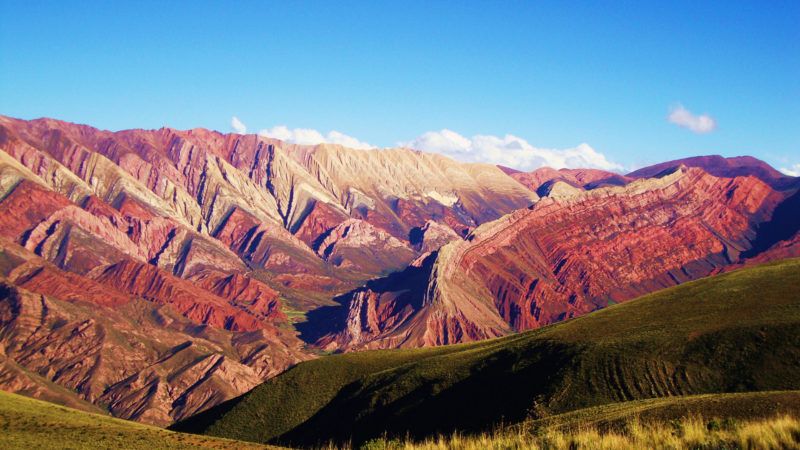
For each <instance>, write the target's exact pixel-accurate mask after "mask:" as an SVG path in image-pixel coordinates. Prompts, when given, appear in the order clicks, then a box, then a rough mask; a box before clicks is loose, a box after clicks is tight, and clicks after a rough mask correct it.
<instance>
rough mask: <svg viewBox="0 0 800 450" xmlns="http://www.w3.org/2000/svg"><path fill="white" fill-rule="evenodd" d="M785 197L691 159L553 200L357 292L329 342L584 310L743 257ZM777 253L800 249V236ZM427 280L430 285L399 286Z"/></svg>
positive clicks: (514, 323) (517, 325)
mask: <svg viewBox="0 0 800 450" xmlns="http://www.w3.org/2000/svg"><path fill="white" fill-rule="evenodd" d="M784 201H789V200H787V198H786V195H785V194H784V193H782V192H779V191H776V190H774V189H772V188H771V187H770V186H769V185H767V184H766V183H764V182H762V181H761V180H759V179H758V178H755V177H752V176H747V177H736V178H720V177H715V176H712V175H710V174H708V173H706V172H705V171H703V170H701V169H697V168H687V167H685V166H681V167H679V168H678V169H676V170H675V171H673V172H672V173H669V174H662V177H661V178H654V179H647V180H638V181H635V182H631V183H629V184H628V185H626V186H623V187H607V188H599V189H594V190H590V191H580V192H579V193H573V194H572V195H569V196H552V197H546V198H543V199H542V200H541V201H539V202H537V203H536V204H535V205H533V206H532V207H531V208H529V209H524V210H518V211H515V212H514V213H511V214H509V215H507V216H504V217H503V218H501V219H499V220H497V221H494V222H490V223H487V224H484V225H482V226H480V227H478V228H477V229H476V230H474V231H473V232H472V233H470V235H469V236H468V237H467V239H466V240H465V241H456V242H453V243H450V244H448V245H446V246H444V247H442V248H441V249H440V250H439V252H438V255H436V257H435V259H434V260H433V261H431V262H428V263H426V264H425V265H423V266H421V267H430V269H428V270H427V271H423V272H422V273H419V272H417V271H411V272H409V274H408V275H407V277H408V278H407V279H398V278H397V277H399V276H400V275H402V274H398V275H397V276H396V277H395V278H393V279H386V280H385V281H384V283H377V282H376V283H373V284H371V285H368V286H367V287H366V288H364V289H359V290H357V291H354V292H353V293H351V294H349V298H346V301H345V304H346V305H347V307H348V309H349V313H348V315H347V318H346V326H344V327H342V328H343V331H339V332H338V333H331V334H329V335H328V336H325V337H322V338H321V339H320V343H321V344H323V345H327V346H328V347H336V348H362V347H373V348H374V347H395V346H416V345H434V344H440V343H451V342H462V341H469V340H476V339H483V338H485V337H487V336H493V335H502V334H505V333H507V332H509V330H526V329H530V328H536V327H539V326H543V325H547V324H549V323H553V322H557V321H560V320H564V319H567V318H570V317H575V316H579V315H582V314H585V313H588V312H590V311H593V310H595V309H598V308H601V307H604V306H606V305H608V304H611V303H614V302H623V301H625V300H628V299H631V298H634V297H637V296H640V295H643V294H645V293H649V292H653V291H655V290H658V289H661V288H664V287H668V286H673V285H676V284H679V283H682V282H685V281H689V280H693V279H696V278H699V277H703V276H706V275H709V274H711V273H713V272H715V271H718V270H720V269H721V268H725V267H728V266H731V265H733V264H736V263H737V262H739V261H740V260H741V255H742V252H746V251H748V250H749V249H751V248H753V245H754V242H756V241H757V235H758V229H759V225H760V224H765V223H768V221H769V219H770V218H771V216H772V214H773V212H774V211H776V207H777V206H778V205H780V204H781V203H782V202H784ZM795 226H796V227H797V226H798V225H795ZM773 251H774V252H776V255H777V256H791V255H800V253H795V252H797V251H798V249H797V248H796V247H793V244H792V241H791V240H789V241H782V242H781V243H778V244H776V247H775V249H774V250H773ZM419 280H424V283H425V285H424V286H423V287H417V288H416V289H402V288H400V287H405V286H415V283H418V282H419ZM390 281H391V282H390ZM387 285H388V286H389V287H387ZM388 311H394V313H388ZM381 319H382V320H381ZM384 324H385V325H384ZM375 330H380V331H381V332H376V331H375Z"/></svg>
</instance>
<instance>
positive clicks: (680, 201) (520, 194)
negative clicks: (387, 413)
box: [0, 116, 800, 431]
mask: <svg viewBox="0 0 800 450" xmlns="http://www.w3.org/2000/svg"><path fill="white" fill-rule="evenodd" d="M799 189H800V179H798V178H794V177H788V176H785V175H783V174H781V173H780V172H778V171H776V170H774V169H773V168H771V167H770V166H768V165H767V164H765V163H763V162H761V161H759V160H756V159H754V158H750V157H738V158H723V157H720V156H708V157H697V158H688V159H683V160H677V161H670V162H665V163H661V164H657V165H655V166H651V167H647V168H642V169H639V170H636V171H634V172H631V173H628V174H620V173H612V172H605V171H600V170H594V169H560V170H555V169H551V168H541V169H537V170H535V171H532V172H521V171H517V170H514V169H511V168H507V167H499V166H494V165H489V164H476V163H462V162H458V161H455V160H452V159H450V158H447V157H444V156H441V155H437V154H432V153H426V152H420V151H415V150H411V149H405V148H396V149H382V150H356V149H349V148H345V147H342V146H338V145H330V144H321V145H317V146H303V145H295V144H289V143H286V142H282V141H279V140H276V139H270V138H265V137H262V136H258V135H241V134H222V133H218V132H215V131H210V130H205V129H192V130H185V131H182V130H174V129H170V128H162V129H159V130H125V131H119V132H110V131H103V130H98V129H96V128H92V127H90V126H86V125H76V124H71V123H67V122H63V121H58V120H53V119H37V120H20V119H15V118H11V117H5V116H0V362H1V363H2V364H0V388H2V389H3V390H6V391H12V392H17V393H22V394H25V395H28V396H33V397H37V398H40V399H45V400H49V401H53V402H57V403H61V404H64V405H68V406H71V407H75V408H79V409H84V410H87V411H92V412H108V413H111V414H112V415H114V416H116V417H120V418H125V419H133V420H137V421H141V422H145V423H148V424H155V425H162V426H163V425H168V424H171V423H173V422H175V421H177V420H182V419H187V418H189V417H192V416H194V415H195V414H197V413H200V412H202V411H205V410H208V409H209V408H212V407H214V406H216V405H219V404H221V403H223V402H225V401H227V400H230V399H232V398H236V397H238V396H240V395H241V394H244V393H246V392H248V391H250V390H252V389H253V388H255V387H256V386H258V385H260V384H261V383H263V382H264V381H266V380H268V379H272V378H273V377H275V376H276V375H278V374H280V373H282V372H284V371H286V370H287V369H289V368H291V367H293V366H295V365H296V364H298V363H300V362H302V361H307V360H311V359H316V358H318V357H319V356H320V355H321V354H324V353H326V352H352V351H357V350H366V349H394V348H401V347H433V346H439V345H444V344H457V343H467V342H472V341H481V340H485V339H489V338H497V337H502V336H506V335H510V334H514V333H517V332H520V331H525V330H531V329H536V328H540V327H543V326H547V325H550V324H554V323H557V322H561V321H564V320H568V319H572V318H575V317H579V316H583V315H586V314H588V313H591V312H593V311H596V310H598V309H602V308H605V307H607V306H609V305H613V304H616V303H623V302H626V301H628V300H631V299H634V298H636V297H640V296H642V295H646V294H649V293H652V292H655V291H658V290H661V289H664V288H670V287H672V286H676V285H679V284H683V283H686V282H689V281H692V280H697V279H699V278H703V277H707V276H710V275H717V274H720V273H722V272H728V271H731V270H735V269H740V268H743V267H746V266H752V265H755V264H761V263H764V262H769V261H772V260H778V259H784V258H789V257H794V256H800V215H798V214H797V211H798V209H797V208H798V202H799V201H800V194H798V190H799ZM793 273H794V272H793ZM301 366H302V365H301ZM284 431H288V430H284Z"/></svg>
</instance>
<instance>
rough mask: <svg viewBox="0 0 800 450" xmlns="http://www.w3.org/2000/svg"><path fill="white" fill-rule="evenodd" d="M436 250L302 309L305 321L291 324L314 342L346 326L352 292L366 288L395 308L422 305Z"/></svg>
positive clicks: (352, 296) (302, 336)
mask: <svg viewBox="0 0 800 450" xmlns="http://www.w3.org/2000/svg"><path fill="white" fill-rule="evenodd" d="M436 253H437V252H431V253H430V255H428V256H427V257H426V258H425V259H424V260H423V261H422V264H420V265H419V266H418V267H415V266H408V267H406V268H405V269H403V270H401V271H399V272H394V273H392V274H389V275H387V276H385V277H381V278H376V279H374V280H370V281H368V282H367V283H366V284H365V285H364V286H361V287H359V288H357V289H354V290H352V291H350V292H347V293H345V294H342V295H339V296H337V297H334V299H333V301H334V302H336V303H337V304H336V305H330V306H322V307H320V308H317V309H315V310H313V311H309V312H308V313H306V321H305V322H300V323H297V324H295V328H296V329H297V331H298V332H299V333H300V339H302V340H303V341H304V342H306V343H308V344H311V345H314V344H316V343H317V342H319V340H320V339H322V338H324V337H326V336H330V335H333V334H336V333H339V332H342V331H344V330H346V328H347V325H348V324H347V316H348V313H349V312H350V304H351V301H352V300H353V298H354V297H355V295H356V294H358V293H360V292H365V291H370V292H372V293H374V294H378V295H380V296H381V297H383V296H386V298H387V299H389V300H390V301H393V302H395V304H394V305H393V306H394V308H395V309H397V308H402V307H404V306H411V308H412V309H413V310H414V311H417V310H419V308H420V307H421V306H422V299H423V297H424V294H425V289H426V287H427V285H428V278H429V277H430V273H431V269H432V268H433V263H434V261H435V260H436Z"/></svg>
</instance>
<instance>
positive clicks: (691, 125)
mask: <svg viewBox="0 0 800 450" xmlns="http://www.w3.org/2000/svg"><path fill="white" fill-rule="evenodd" d="M667 120H669V121H670V122H672V123H674V124H675V125H677V126H679V127H683V128H688V129H689V130H692V131H693V132H695V133H699V134H705V133H710V132H712V131H714V130H716V129H717V121H716V120H714V118H713V117H711V116H709V115H708V114H700V115H699V116H698V115H695V114H692V112H691V111H689V110H688V109H686V108H684V107H683V105H677V106H674V107H673V108H672V110H670V112H669V115H668V116H667Z"/></svg>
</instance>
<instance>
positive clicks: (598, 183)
mask: <svg viewBox="0 0 800 450" xmlns="http://www.w3.org/2000/svg"><path fill="white" fill-rule="evenodd" d="M498 167H500V169H501V170H502V171H503V172H505V173H507V174H508V175H509V176H510V177H511V178H513V179H515V180H517V181H519V182H520V183H522V184H523V185H525V186H526V187H528V189H530V190H532V191H535V192H537V193H540V195H542V196H546V195H547V193H548V192H549V187H551V186H552V185H554V184H555V183H558V182H562V183H566V184H568V185H570V186H572V187H575V188H581V189H587V190H588V189H594V188H598V187H603V186H624V185H626V184H628V183H629V182H631V181H632V179H631V178H629V177H627V176H625V175H620V174H618V173H614V172H608V171H605V170H598V169H558V170H556V169H553V168H550V167H542V168H539V169H536V170H533V171H531V172H521V171H519V170H515V169H511V168H508V167H503V166H498Z"/></svg>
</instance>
